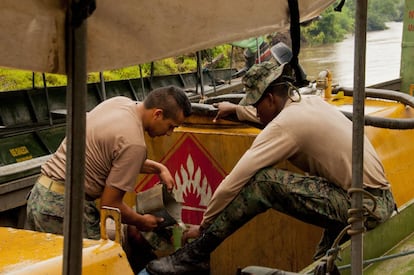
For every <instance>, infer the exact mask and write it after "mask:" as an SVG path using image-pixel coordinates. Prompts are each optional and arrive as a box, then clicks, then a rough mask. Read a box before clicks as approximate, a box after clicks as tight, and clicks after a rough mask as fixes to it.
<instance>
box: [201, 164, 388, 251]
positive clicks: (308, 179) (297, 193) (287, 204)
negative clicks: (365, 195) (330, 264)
mask: <svg viewBox="0 0 414 275" xmlns="http://www.w3.org/2000/svg"><path fill="white" fill-rule="evenodd" d="M377 191H378V192H374V194H373V195H374V197H375V199H376V201H377V208H376V210H375V214H376V216H377V217H378V218H379V219H375V218H374V217H372V216H370V217H367V220H366V222H365V226H366V228H367V229H373V228H374V227H376V226H377V225H378V224H380V223H382V222H384V221H385V220H386V219H388V217H389V216H390V213H392V212H393V210H394V207H395V204H394V200H393V197H392V193H391V192H390V191H389V190H377ZM364 205H366V206H367V207H368V208H369V209H372V208H373V202H372V200H370V199H364ZM350 207H351V198H350V196H349V195H348V194H347V192H346V191H345V190H343V189H342V188H340V187H338V186H336V185H335V184H332V183H329V182H328V181H327V180H326V179H324V178H322V177H316V176H304V175H301V174H297V173H293V172H289V171H284V170H281V169H278V168H274V167H269V168H264V169H261V170H259V171H258V172H257V173H256V175H255V176H254V177H253V178H252V179H251V180H250V181H249V182H248V183H247V184H246V185H245V186H244V188H243V189H242V190H241V192H240V193H239V194H238V195H237V196H236V197H235V198H234V200H233V201H232V202H231V203H230V204H229V205H228V206H227V207H226V208H225V209H224V211H223V212H222V213H220V215H219V216H218V217H217V218H216V219H215V220H214V222H213V223H212V224H211V225H210V226H209V227H208V229H207V230H206V232H211V233H213V234H214V235H215V236H218V237H219V238H222V239H225V238H226V237H228V236H230V235H231V234H232V233H233V232H234V231H236V230H237V229H238V228H240V227H241V226H242V225H244V224H245V223H247V222H248V221H249V220H250V219H252V218H253V217H255V216H256V215H258V214H260V213H263V212H265V211H266V210H268V209H269V208H273V209H275V210H277V211H280V212H282V213H285V214H287V215H289V216H293V217H295V218H297V219H299V220H301V221H304V222H306V223H310V224H313V225H316V226H320V227H323V228H325V234H324V236H323V238H322V240H321V241H322V242H323V243H321V244H320V246H321V245H322V246H324V247H320V248H319V249H322V250H323V252H325V250H326V248H327V247H326V246H328V247H329V246H330V245H332V243H333V241H334V240H335V238H336V237H337V235H338V233H339V232H340V231H341V230H342V229H343V228H345V227H346V226H347V225H348V222H347V219H348V209H349V208H350ZM344 241H345V240H344ZM316 256H317V255H315V257H316ZM320 256H323V255H320Z"/></svg>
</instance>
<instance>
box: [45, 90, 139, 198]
mask: <svg viewBox="0 0 414 275" xmlns="http://www.w3.org/2000/svg"><path fill="white" fill-rule="evenodd" d="M137 104H140V103H138V102H135V101H132V100H131V99H129V98H127V97H121V96H118V97H114V98H111V99H108V100H106V101H104V102H102V103H101V104H99V105H98V106H96V107H95V108H94V109H93V110H92V111H90V112H89V113H88V114H87V119H86V158H85V192H86V194H87V195H88V196H89V197H91V198H93V199H96V198H99V197H100V196H101V195H102V192H103V189H104V187H105V185H106V184H108V185H111V186H113V187H116V188H119V189H121V190H124V191H133V189H134V187H135V183H136V177H137V175H138V174H139V172H140V170H141V167H142V166H143V163H144V161H145V159H146V157H147V148H146V144H145V139H144V129H143V126H142V121H141V118H140V117H139V116H138V113H137ZM41 170H42V173H43V174H45V175H46V176H48V177H50V178H52V179H54V180H58V181H63V182H64V181H65V170H66V138H65V139H64V140H63V142H62V144H61V145H60V146H59V148H58V149H57V150H56V152H55V153H54V154H53V155H52V157H51V158H50V159H49V160H48V161H47V162H46V163H45V164H44V165H43V166H42V169H41Z"/></svg>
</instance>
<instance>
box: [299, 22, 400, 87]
mask: <svg viewBox="0 0 414 275" xmlns="http://www.w3.org/2000/svg"><path fill="white" fill-rule="evenodd" d="M387 26H388V29H386V30H383V31H375V32H368V33H367V48H366V67H365V69H366V74H365V86H369V85H372V84H376V83H379V82H384V81H388V80H392V79H396V78H398V77H399V76H400V60H401V42H402V28H403V23H402V22H390V23H387ZM354 43H355V41H354V36H353V35H349V36H348V37H347V38H346V39H345V40H343V41H342V42H339V43H334V44H329V45H322V46H318V47H301V50H300V55H299V62H300V64H301V65H302V67H303V68H304V70H305V72H306V74H307V76H308V79H309V80H315V79H316V78H317V77H318V74H319V72H321V71H323V70H326V69H328V70H330V71H331V73H332V76H333V83H337V84H339V85H341V86H346V87H350V86H353V79H354Z"/></svg>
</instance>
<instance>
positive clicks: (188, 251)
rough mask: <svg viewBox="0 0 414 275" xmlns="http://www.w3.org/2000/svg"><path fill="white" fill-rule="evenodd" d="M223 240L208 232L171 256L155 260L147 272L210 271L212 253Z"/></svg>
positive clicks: (187, 273)
mask: <svg viewBox="0 0 414 275" xmlns="http://www.w3.org/2000/svg"><path fill="white" fill-rule="evenodd" d="M221 242H222V240H221V239H220V238H218V237H216V236H214V235H213V234H212V233H209V232H206V233H204V234H203V235H201V236H200V237H199V238H197V239H195V240H194V241H192V242H191V243H189V244H186V245H185V246H184V247H182V248H180V249H179V250H177V251H176V252H174V253H173V254H171V255H170V256H167V257H164V258H160V259H158V260H153V261H151V262H150V263H149V264H148V265H147V272H148V273H150V274H153V275H165V274H171V275H172V274H174V275H190V274H194V275H196V274H197V275H199V274H209V273H210V253H211V252H213V251H214V249H216V247H217V246H218V245H219V244H220V243H221Z"/></svg>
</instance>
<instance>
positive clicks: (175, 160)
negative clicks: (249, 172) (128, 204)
mask: <svg viewBox="0 0 414 275" xmlns="http://www.w3.org/2000/svg"><path fill="white" fill-rule="evenodd" d="M161 162H162V163H163V164H165V165H166V166H167V167H168V168H169V169H170V172H171V174H172V175H173V176H174V178H175V182H176V186H175V188H174V190H173V192H174V195H175V198H176V200H177V201H179V202H182V203H183V211H182V220H183V222H184V223H186V224H200V223H201V220H202V218H203V213H204V211H205V209H206V206H207V204H208V202H209V200H210V198H211V196H212V195H213V193H214V191H215V190H216V188H217V186H218V185H219V184H220V182H221V181H222V179H223V178H224V177H225V175H226V173H225V171H224V170H223V169H222V168H221V166H220V165H219V164H218V162H217V161H216V160H215V159H214V158H213V157H212V156H211V154H210V153H209V152H208V151H207V150H206V149H205V148H204V147H203V146H202V144H201V143H200V142H199V141H198V140H197V138H196V137H195V136H194V135H193V134H189V133H185V134H183V135H182V137H181V138H180V139H179V140H178V141H177V142H176V143H175V145H174V146H173V148H172V149H171V150H170V152H168V153H167V154H165V156H164V157H163V159H162V160H161ZM158 181H159V179H158V177H157V176H156V175H148V176H147V177H145V178H144V179H143V180H142V181H141V182H139V183H138V185H137V187H136V188H135V191H138V190H141V191H143V190H146V189H148V188H150V187H152V186H153V185H154V184H156V183H157V182H158Z"/></svg>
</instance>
